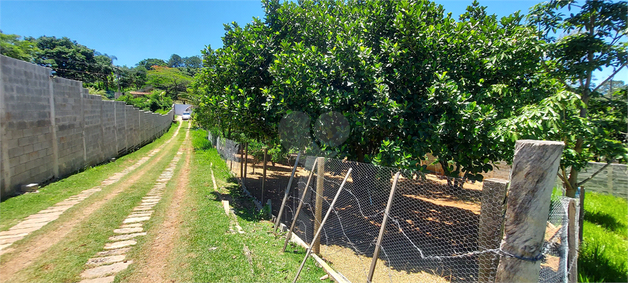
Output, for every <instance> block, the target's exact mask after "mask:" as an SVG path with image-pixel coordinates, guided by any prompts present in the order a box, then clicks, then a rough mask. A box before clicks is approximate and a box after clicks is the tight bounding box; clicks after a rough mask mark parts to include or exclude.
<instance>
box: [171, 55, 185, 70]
mask: <svg viewBox="0 0 628 283" xmlns="http://www.w3.org/2000/svg"><path fill="white" fill-rule="evenodd" d="M168 67H170V68H178V67H183V59H182V58H181V56H179V55H177V54H172V56H170V60H168Z"/></svg>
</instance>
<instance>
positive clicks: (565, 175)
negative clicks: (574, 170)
mask: <svg viewBox="0 0 628 283" xmlns="http://www.w3.org/2000/svg"><path fill="white" fill-rule="evenodd" d="M560 171H561V172H563V176H562V177H561V179H562V180H563V184H565V185H566V186H565V187H566V189H567V190H573V187H571V184H570V183H569V179H568V178H567V174H566V173H565V167H563V166H561V167H560Z"/></svg>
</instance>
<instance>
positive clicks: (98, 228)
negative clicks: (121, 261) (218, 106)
mask: <svg viewBox="0 0 628 283" xmlns="http://www.w3.org/2000/svg"><path fill="white" fill-rule="evenodd" d="M184 137H185V135H184V134H181V133H179V136H177V138H176V139H175V140H174V141H173V142H172V143H171V144H170V145H168V146H166V147H165V148H164V149H163V154H164V157H163V158H161V159H160V160H159V162H155V163H152V164H150V165H149V166H151V168H149V170H147V172H146V174H145V175H143V178H142V180H141V181H138V182H135V183H133V184H132V185H131V186H130V187H129V188H128V189H126V190H125V191H124V192H123V193H120V194H118V195H117V196H115V197H114V198H112V199H110V200H108V201H107V202H106V203H104V204H103V205H102V206H101V207H100V208H99V209H98V210H96V211H95V212H94V213H93V214H91V215H90V216H89V218H87V219H85V220H84V221H82V222H81V223H80V224H78V225H77V226H76V227H74V229H73V230H72V231H71V232H70V233H69V234H68V235H67V236H66V237H65V238H64V239H63V240H61V241H60V242H59V243H57V244H55V245H53V246H52V247H51V248H50V249H49V250H48V251H47V252H46V253H45V254H43V255H42V256H40V257H39V258H37V260H35V261H34V263H33V264H31V265H30V266H28V267H27V268H25V269H23V270H21V271H20V272H18V273H17V274H15V276H13V280H12V281H14V282H77V281H79V280H80V273H81V272H82V271H83V270H84V269H85V262H87V260H88V259H89V258H91V257H93V256H94V255H95V254H96V252H98V251H101V250H102V249H103V246H104V244H105V243H107V242H109V241H108V238H109V237H110V236H112V235H114V233H113V230H114V229H116V228H118V227H119V226H120V224H121V223H122V221H123V220H124V219H125V218H126V217H127V216H128V215H129V214H130V213H131V211H132V209H133V207H135V206H137V205H138V204H139V203H140V202H141V199H142V197H144V196H145V195H146V193H148V191H149V190H150V189H151V188H152V187H153V186H154V185H155V182H156V180H157V178H158V177H159V175H160V174H161V173H162V171H163V170H164V169H165V168H166V167H167V166H168V163H170V161H171V160H172V158H173V157H174V155H175V154H176V152H177V150H178V148H179V146H178V145H180V144H181V142H182V140H183V138H184ZM147 165H148V164H144V165H143V166H142V167H140V168H143V167H145V166H147ZM125 178H128V176H127V177H125ZM122 182H124V180H121V181H120V182H118V183H117V185H121V183H122ZM115 186H116V185H114V186H113V187H112V188H108V189H107V191H109V190H111V189H113V188H115ZM105 193H106V192H105ZM79 205H87V204H83V203H81V204H79ZM62 217H63V216H62ZM66 217H69V216H66ZM59 220H61V218H60V219H59ZM53 226H54V225H53ZM53 228H54V227H48V226H46V227H44V228H42V229H41V230H39V231H37V232H35V233H37V234H41V233H45V232H46V230H48V229H53ZM35 233H34V234H35ZM3 260H4V258H3Z"/></svg>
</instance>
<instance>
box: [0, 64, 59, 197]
mask: <svg viewBox="0 0 628 283" xmlns="http://www.w3.org/2000/svg"><path fill="white" fill-rule="evenodd" d="M0 73H1V76H2V87H1V88H0V91H2V95H1V96H2V99H1V102H2V106H1V108H0V109H1V113H0V115H1V116H0V121H1V124H0V126H1V127H2V130H1V134H2V138H0V139H1V140H2V160H1V163H2V165H1V166H0V168H1V170H2V172H1V173H0V176H1V178H2V180H1V182H0V184H2V185H1V186H2V189H0V192H6V191H7V190H6V189H5V188H4V187H5V186H11V185H12V184H21V183H27V182H29V180H31V179H49V178H50V177H52V176H53V175H54V172H53V170H52V167H51V166H49V165H48V164H52V162H53V159H54V157H53V151H52V128H51V120H50V117H51V114H50V111H51V108H50V96H51V94H50V91H49V83H50V81H49V79H48V78H49V76H50V71H49V70H48V69H45V68H41V67H38V66H36V65H33V64H23V63H22V61H18V60H14V59H11V58H8V57H4V56H2V57H0Z"/></svg>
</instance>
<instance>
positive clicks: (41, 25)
mask: <svg viewBox="0 0 628 283" xmlns="http://www.w3.org/2000/svg"><path fill="white" fill-rule="evenodd" d="M436 2H438V3H440V4H442V5H443V6H444V7H445V10H446V11H447V12H451V13H453V15H455V16H457V15H460V14H461V13H464V11H465V8H466V7H467V6H468V5H470V4H471V3H472V2H473V0H441V1H436ZM539 2H542V1H539V0H523V1H521V0H518V1H516V0H501V1H498V0H490V1H487V0H484V1H482V0H480V4H481V5H483V6H487V10H488V12H489V13H491V14H497V15H498V16H505V15H508V14H511V13H513V12H515V11H517V10H521V11H522V12H524V13H526V12H527V11H528V9H529V8H530V7H532V6H533V5H535V4H537V3H539ZM253 17H259V18H263V17H264V12H263V10H262V5H261V1H259V0H250V1H6V0H2V1H0V29H1V30H2V31H3V32H4V33H8V34H18V35H22V36H33V37H39V36H42V35H47V36H57V37H63V36H67V37H69V38H71V39H73V40H76V41H77V42H78V43H80V44H83V45H85V46H87V47H89V48H92V49H96V50H97V51H99V52H101V53H106V54H109V55H114V56H116V57H117V58H118V60H116V61H114V63H115V64H116V65H127V66H135V64H136V63H137V62H139V61H140V60H142V59H146V58H160V59H164V60H167V59H168V58H170V55H172V54H173V53H176V54H179V55H180V56H182V57H185V56H193V55H200V54H201V53H200V50H201V49H203V48H204V47H205V46H206V45H211V46H212V47H213V48H218V47H221V46H222V40H221V37H222V36H223V35H224V29H223V24H224V23H230V22H237V23H238V24H240V25H244V24H246V23H249V22H251V20H252V18H253ZM622 77H624V78H623V80H628V71H626V70H624V71H622V74H621V76H620V77H617V78H619V79H622Z"/></svg>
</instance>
